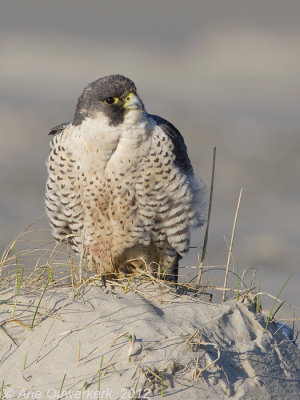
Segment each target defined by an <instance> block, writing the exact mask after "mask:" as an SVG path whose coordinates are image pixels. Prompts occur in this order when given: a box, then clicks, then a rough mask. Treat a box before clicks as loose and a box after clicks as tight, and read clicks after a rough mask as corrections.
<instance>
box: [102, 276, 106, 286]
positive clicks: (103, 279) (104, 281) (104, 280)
mask: <svg viewBox="0 0 300 400" xmlns="http://www.w3.org/2000/svg"><path fill="white" fill-rule="evenodd" d="M101 282H102V283H103V286H104V287H105V288H106V278H105V275H101Z"/></svg>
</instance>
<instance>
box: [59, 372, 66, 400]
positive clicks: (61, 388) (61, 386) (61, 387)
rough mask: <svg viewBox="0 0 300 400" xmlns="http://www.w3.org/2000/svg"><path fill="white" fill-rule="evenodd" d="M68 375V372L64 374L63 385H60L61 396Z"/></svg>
mask: <svg viewBox="0 0 300 400" xmlns="http://www.w3.org/2000/svg"><path fill="white" fill-rule="evenodd" d="M66 376H67V374H66V373H65V374H64V377H63V380H62V382H61V385H60V389H59V394H58V395H59V396H60V395H61V392H62V390H63V387H64V383H65V379H66Z"/></svg>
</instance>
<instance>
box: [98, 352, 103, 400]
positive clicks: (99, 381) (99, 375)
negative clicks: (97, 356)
mask: <svg viewBox="0 0 300 400" xmlns="http://www.w3.org/2000/svg"><path fill="white" fill-rule="evenodd" d="M103 359H104V356H102V358H101V361H100V367H99V372H98V399H100V385H101V370H102V365H103Z"/></svg>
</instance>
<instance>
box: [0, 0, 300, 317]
mask: <svg viewBox="0 0 300 400" xmlns="http://www.w3.org/2000/svg"><path fill="white" fill-rule="evenodd" d="M0 54H1V67H0V104H1V107H0V120H1V145H0V248H1V249H0V250H1V252H2V251H3V249H4V248H5V247H6V246H7V245H8V244H9V243H10V242H11V241H12V240H13V239H14V238H15V237H16V236H17V234H18V232H20V231H21V230H22V229H24V228H25V227H26V226H27V225H28V224H30V223H31V222H32V221H33V220H34V219H35V218H36V217H38V216H39V215H41V214H42V213H43V212H44V186H45V180H46V168H45V161H46V158H47V155H48V152H49V140H50V138H49V137H48V136H47V133H48V131H49V129H50V128H52V127H53V126H55V125H57V124H59V123H61V122H65V121H69V120H71V119H72V117H73V113H74V107H75V104H76V101H77V98H78V96H79V95H80V93H81V91H82V89H83V87H84V86H85V85H86V84H88V83H89V82H91V81H93V80H95V79H97V78H99V77H101V76H105V75H110V74H114V73H120V74H123V75H126V76H128V77H130V78H131V79H132V80H134V82H135V83H136V85H137V88H138V92H139V94H140V96H141V98H142V99H143V101H144V103H145V105H146V108H147V110H148V111H149V112H150V113H154V114H159V115H161V116H163V117H165V118H166V119H168V120H170V121H171V122H172V123H173V124H174V125H175V126H177V128H178V129H179V130H180V131H181V133H182V134H183V136H184V138H185V141H186V144H187V146H188V150H189V154H190V158H191V160H192V163H193V165H194V169H195V172H196V174H197V175H198V176H199V177H201V179H203V181H204V182H205V183H206V185H207V187H208V188H209V185H210V175H211V164H212V154H213V147H214V146H216V147H217V163H216V178H215V189H214V200H213V208H212V221H211V228H210V234H209V240H208V249H207V259H206V264H208V265H224V264H226V258H227V244H226V240H227V242H229V240H230V235H231V229H232V223H233V218H234V213H235V207H236V202H237V198H238V194H239V191H240V188H241V187H243V188H244V191H243V196H242V200H241V206H240V212H239V217H238V225H237V230H236V237H235V242H234V249H233V256H234V264H235V268H238V269H239V271H242V270H243V269H244V268H247V267H253V266H255V267H256V269H257V274H258V281H259V280H261V281H262V288H263V290H264V291H268V292H270V293H272V294H274V295H275V296H276V295H277V293H278V291H279V289H280V288H281V286H282V285H283V283H284V282H285V281H286V279H287V278H288V277H289V275H292V276H293V278H292V279H291V281H290V282H289V283H288V285H287V287H286V289H285V291H284V292H283V296H282V297H283V298H285V299H286V300H287V302H289V303H292V304H293V305H294V306H297V307H299V306H300V295H299V284H300V268H299V264H300V261H299V260H300V250H299V245H300V243H299V238H300V227H299V226H300V220H299V219H300V210H299V198H300V180H299V175H300V158H299V151H300V134H299V126H300V113H299V104H300V77H299V71H300V3H299V1H298V0H295V1H293V0H285V1H284V2H283V1H281V2H279V1H272V0H251V1H250V0H249V1H243V0H226V1H224V0H209V1H204V0H186V1H182V0H163V1H162V0H151V1H142V0H114V1H100V0H85V1H79V0H51V2H50V1H48V2H41V1H40V0H27V1H22V0H19V1H18V0H10V1H7V2H2V3H1V6H0ZM40 225H41V226H42V227H43V228H46V229H48V222H47V219H46V218H45V217H44V218H43V219H42V220H41V222H40ZM203 236H204V233H203V230H202V231H200V232H196V234H195V235H194V237H193V245H194V246H197V245H200V246H201V245H202V242H203ZM38 237H39V238H42V237H45V240H47V238H48V239H49V237H50V233H49V231H48V230H47V231H43V233H38ZM225 239H226V240H225ZM29 245H30V244H29ZM198 253H199V250H197V249H192V250H191V251H190V253H189V256H188V257H187V258H186V259H185V260H184V262H183V264H184V265H196V264H197V259H198V258H197V255H198ZM220 284H221V282H220ZM298 317H299V312H298Z"/></svg>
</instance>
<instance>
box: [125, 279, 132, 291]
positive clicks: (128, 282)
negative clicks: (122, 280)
mask: <svg viewBox="0 0 300 400" xmlns="http://www.w3.org/2000/svg"><path fill="white" fill-rule="evenodd" d="M130 281H131V277H130V278H128V281H127V285H126V288H125V290H124V294H126V293H127V290H128V287H129V284H130Z"/></svg>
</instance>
